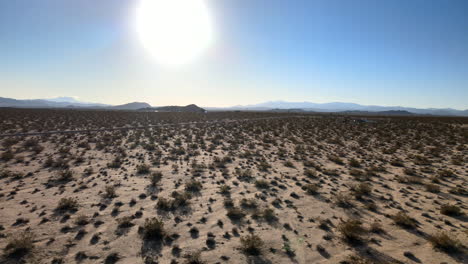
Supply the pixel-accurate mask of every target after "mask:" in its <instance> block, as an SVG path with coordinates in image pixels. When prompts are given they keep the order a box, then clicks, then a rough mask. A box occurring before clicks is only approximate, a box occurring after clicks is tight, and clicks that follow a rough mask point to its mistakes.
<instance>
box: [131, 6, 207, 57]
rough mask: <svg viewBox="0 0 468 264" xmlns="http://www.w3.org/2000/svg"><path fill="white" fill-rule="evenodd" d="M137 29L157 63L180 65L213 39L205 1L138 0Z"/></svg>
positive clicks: (198, 52) (195, 55)
mask: <svg viewBox="0 0 468 264" xmlns="http://www.w3.org/2000/svg"><path fill="white" fill-rule="evenodd" d="M136 24H137V32H138V35H139V37H140V40H141V42H142V44H143V46H144V47H145V48H146V49H147V50H148V51H149V53H151V55H152V56H153V57H154V58H155V59H156V61H157V62H158V63H160V64H164V65H182V64H186V63H189V62H190V61H192V60H194V59H195V58H196V57H198V56H199V55H200V54H201V53H202V52H203V51H204V50H205V49H207V48H208V47H209V46H210V45H211V43H212V42H213V25H212V20H211V16H210V12H209V10H208V7H207V5H206V3H205V0H141V2H140V4H139V6H138V9H137V21H136Z"/></svg>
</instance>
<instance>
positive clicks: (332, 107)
mask: <svg viewBox="0 0 468 264" xmlns="http://www.w3.org/2000/svg"><path fill="white" fill-rule="evenodd" d="M0 107H17V108H92V109H114V110H140V109H141V110H145V109H146V110H148V109H153V110H160V111H176V112H177V111H181V110H182V111H185V110H187V111H188V110H190V111H193V109H191V108H193V107H191V105H189V106H186V107H185V108H184V107H181V108H177V109H176V108H175V106H170V107H166V108H164V107H152V106H151V105H150V104H148V103H144V102H132V103H128V104H123V105H108V104H100V103H89V102H82V101H79V100H77V99H76V98H74V97H57V98H51V99H29V100H18V99H12V98H3V97H0ZM158 108H159V109H158ZM200 109H201V108H200ZM204 109H206V110H208V111H282V112H284V111H291V112H293V111H294V112H347V113H389V114H398V113H400V114H419V115H439V116H468V109H467V110H458V109H453V108H413V107H402V106H378V105H360V104H355V103H343V102H332V103H312V102H286V101H269V102H264V103H260V104H253V105H237V106H232V107H205V108H204ZM197 111H198V110H197Z"/></svg>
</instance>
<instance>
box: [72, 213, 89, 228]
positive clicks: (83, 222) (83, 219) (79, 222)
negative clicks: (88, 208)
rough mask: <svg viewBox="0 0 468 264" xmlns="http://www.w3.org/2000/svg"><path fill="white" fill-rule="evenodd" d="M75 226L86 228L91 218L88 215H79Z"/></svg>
mask: <svg viewBox="0 0 468 264" xmlns="http://www.w3.org/2000/svg"><path fill="white" fill-rule="evenodd" d="M75 224H76V225H80V226H84V225H87V224H89V218H88V216H87V215H83V214H81V215H78V216H77V217H76V218H75Z"/></svg>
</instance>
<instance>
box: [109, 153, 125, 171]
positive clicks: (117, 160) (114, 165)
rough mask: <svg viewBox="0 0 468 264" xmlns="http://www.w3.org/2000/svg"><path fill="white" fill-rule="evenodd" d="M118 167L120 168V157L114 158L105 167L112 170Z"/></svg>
mask: <svg viewBox="0 0 468 264" xmlns="http://www.w3.org/2000/svg"><path fill="white" fill-rule="evenodd" d="M120 166H122V158H121V157H120V156H117V157H115V158H114V160H113V161H112V162H110V163H108V164H107V167H109V168H113V169H118V168H120Z"/></svg>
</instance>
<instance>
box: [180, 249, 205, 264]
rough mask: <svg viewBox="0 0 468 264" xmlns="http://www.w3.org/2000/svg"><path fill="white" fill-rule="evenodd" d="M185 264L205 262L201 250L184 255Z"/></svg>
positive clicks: (202, 263)
mask: <svg viewBox="0 0 468 264" xmlns="http://www.w3.org/2000/svg"><path fill="white" fill-rule="evenodd" d="M184 258H185V262H184V263H185V264H204V263H205V262H204V261H203V260H202V259H201V252H200V251H198V252H193V253H189V254H187V255H185V256H184Z"/></svg>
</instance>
